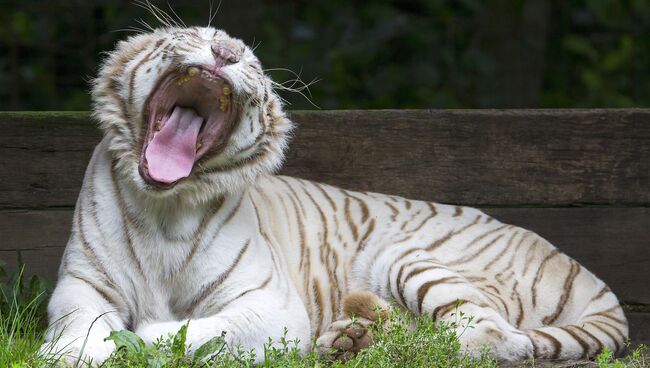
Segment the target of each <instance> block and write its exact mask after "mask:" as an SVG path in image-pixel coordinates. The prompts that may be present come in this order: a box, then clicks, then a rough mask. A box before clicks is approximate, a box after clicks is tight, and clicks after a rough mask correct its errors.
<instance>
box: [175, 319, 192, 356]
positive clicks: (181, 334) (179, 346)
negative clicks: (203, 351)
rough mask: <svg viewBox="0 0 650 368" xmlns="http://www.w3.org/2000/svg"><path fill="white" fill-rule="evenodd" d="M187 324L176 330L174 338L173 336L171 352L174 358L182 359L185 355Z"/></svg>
mask: <svg viewBox="0 0 650 368" xmlns="http://www.w3.org/2000/svg"><path fill="white" fill-rule="evenodd" d="M188 324H189V321H187V323H186V324H184V325H183V327H181V329H180V330H178V332H177V333H176V336H174V341H173V342H172V346H171V351H172V354H173V355H174V356H175V357H183V356H184V355H185V340H187V325H188Z"/></svg>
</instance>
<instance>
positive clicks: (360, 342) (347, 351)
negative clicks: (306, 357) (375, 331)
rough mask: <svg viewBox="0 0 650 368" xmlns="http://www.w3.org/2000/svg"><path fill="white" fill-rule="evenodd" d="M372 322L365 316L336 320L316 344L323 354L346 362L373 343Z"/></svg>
mask: <svg viewBox="0 0 650 368" xmlns="http://www.w3.org/2000/svg"><path fill="white" fill-rule="evenodd" d="M372 323H373V321H371V320H368V319H365V318H354V319H352V318H347V319H341V320H338V321H335V322H333V323H332V324H330V326H329V329H328V331H327V332H325V333H324V334H322V335H321V336H320V337H319V338H318V339H317V340H316V346H317V347H318V350H319V352H320V353H321V354H323V355H327V356H329V357H331V358H332V359H337V360H341V361H343V362H345V361H346V360H348V359H350V358H351V357H353V356H354V355H355V354H356V353H358V352H359V351H361V349H365V348H367V347H369V346H370V345H371V344H372V333H371V332H370V330H369V326H370V325H371V324H372Z"/></svg>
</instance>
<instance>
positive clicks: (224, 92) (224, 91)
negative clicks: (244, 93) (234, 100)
mask: <svg viewBox="0 0 650 368" xmlns="http://www.w3.org/2000/svg"><path fill="white" fill-rule="evenodd" d="M221 92H223V94H224V95H226V96H228V95H229V94H230V93H231V92H232V91H231V90H230V88H229V87H228V86H223V89H222V90H221Z"/></svg>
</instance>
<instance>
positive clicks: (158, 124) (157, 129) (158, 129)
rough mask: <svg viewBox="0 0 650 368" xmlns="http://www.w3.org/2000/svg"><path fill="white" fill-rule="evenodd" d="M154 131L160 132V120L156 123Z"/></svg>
mask: <svg viewBox="0 0 650 368" xmlns="http://www.w3.org/2000/svg"><path fill="white" fill-rule="evenodd" d="M156 131H160V119H158V121H156Z"/></svg>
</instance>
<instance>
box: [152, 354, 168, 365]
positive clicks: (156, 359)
mask: <svg viewBox="0 0 650 368" xmlns="http://www.w3.org/2000/svg"><path fill="white" fill-rule="evenodd" d="M165 364H167V359H166V358H165V357H164V356H162V355H156V356H149V357H148V358H147V366H148V367H149V368H162V367H164V366H165Z"/></svg>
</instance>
